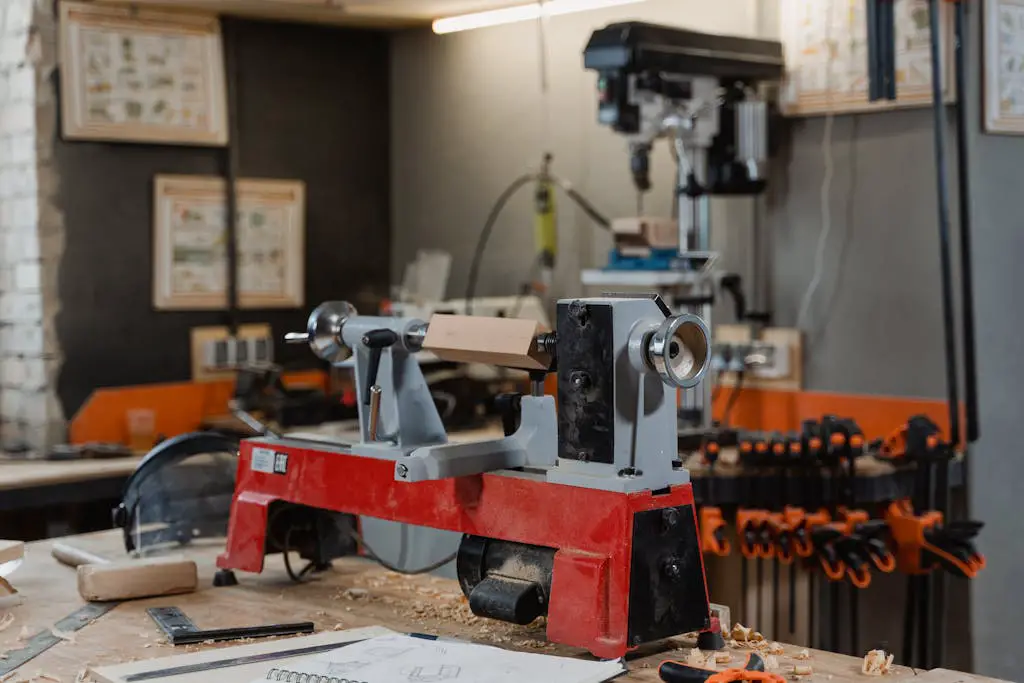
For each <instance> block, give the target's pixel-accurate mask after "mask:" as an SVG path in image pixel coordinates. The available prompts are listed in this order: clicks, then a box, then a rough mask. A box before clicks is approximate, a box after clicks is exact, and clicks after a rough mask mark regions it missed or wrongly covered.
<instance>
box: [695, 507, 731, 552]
mask: <svg viewBox="0 0 1024 683" xmlns="http://www.w3.org/2000/svg"><path fill="white" fill-rule="evenodd" d="M698 526H699V527H700V546H701V549H702V550H704V551H705V552H709V553H711V554H712V555H718V556H719V557H725V556H726V555H728V554H729V553H731V552H732V545H731V544H730V543H729V541H728V539H726V538H724V537H720V536H721V535H722V534H721V531H722V529H724V528H725V519H724V518H723V517H722V510H721V509H720V508H717V507H713V506H704V507H702V508H701V509H700V523H699V525H698Z"/></svg>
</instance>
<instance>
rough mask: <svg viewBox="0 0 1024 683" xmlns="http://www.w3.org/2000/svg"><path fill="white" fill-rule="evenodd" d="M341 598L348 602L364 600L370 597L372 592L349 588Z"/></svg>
mask: <svg viewBox="0 0 1024 683" xmlns="http://www.w3.org/2000/svg"><path fill="white" fill-rule="evenodd" d="M341 597H343V598H345V599H346V600H362V599H364V598H368V597H370V591H368V590H366V589H365V588H349V589H348V590H346V591H345V592H344V593H342V594H341Z"/></svg>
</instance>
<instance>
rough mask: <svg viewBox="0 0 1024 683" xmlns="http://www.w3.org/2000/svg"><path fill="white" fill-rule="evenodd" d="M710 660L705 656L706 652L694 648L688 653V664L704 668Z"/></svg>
mask: <svg viewBox="0 0 1024 683" xmlns="http://www.w3.org/2000/svg"><path fill="white" fill-rule="evenodd" d="M707 662H708V658H707V657H705V656H704V653H703V652H701V651H700V650H698V649H697V648H693V649H692V650H690V651H689V652H688V653H687V654H686V665H687V666H695V667H697V668H698V669H703V668H704V667H705V665H706V664H707Z"/></svg>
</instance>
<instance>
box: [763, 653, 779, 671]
mask: <svg viewBox="0 0 1024 683" xmlns="http://www.w3.org/2000/svg"><path fill="white" fill-rule="evenodd" d="M778 668H779V658H778V657H776V656H775V655H767V656H765V658H764V670H765V671H777V670H778Z"/></svg>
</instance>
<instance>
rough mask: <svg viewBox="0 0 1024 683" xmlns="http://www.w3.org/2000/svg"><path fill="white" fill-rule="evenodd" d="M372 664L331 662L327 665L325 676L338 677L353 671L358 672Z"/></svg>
mask: <svg viewBox="0 0 1024 683" xmlns="http://www.w3.org/2000/svg"><path fill="white" fill-rule="evenodd" d="M371 664H373V662H362V661H359V660H355V661H352V662H331V663H330V664H328V665H327V675H329V676H340V675H341V674H348V673H352V672H353V671H359V670H360V669H364V668H366V667H368V666H370V665H371Z"/></svg>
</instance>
